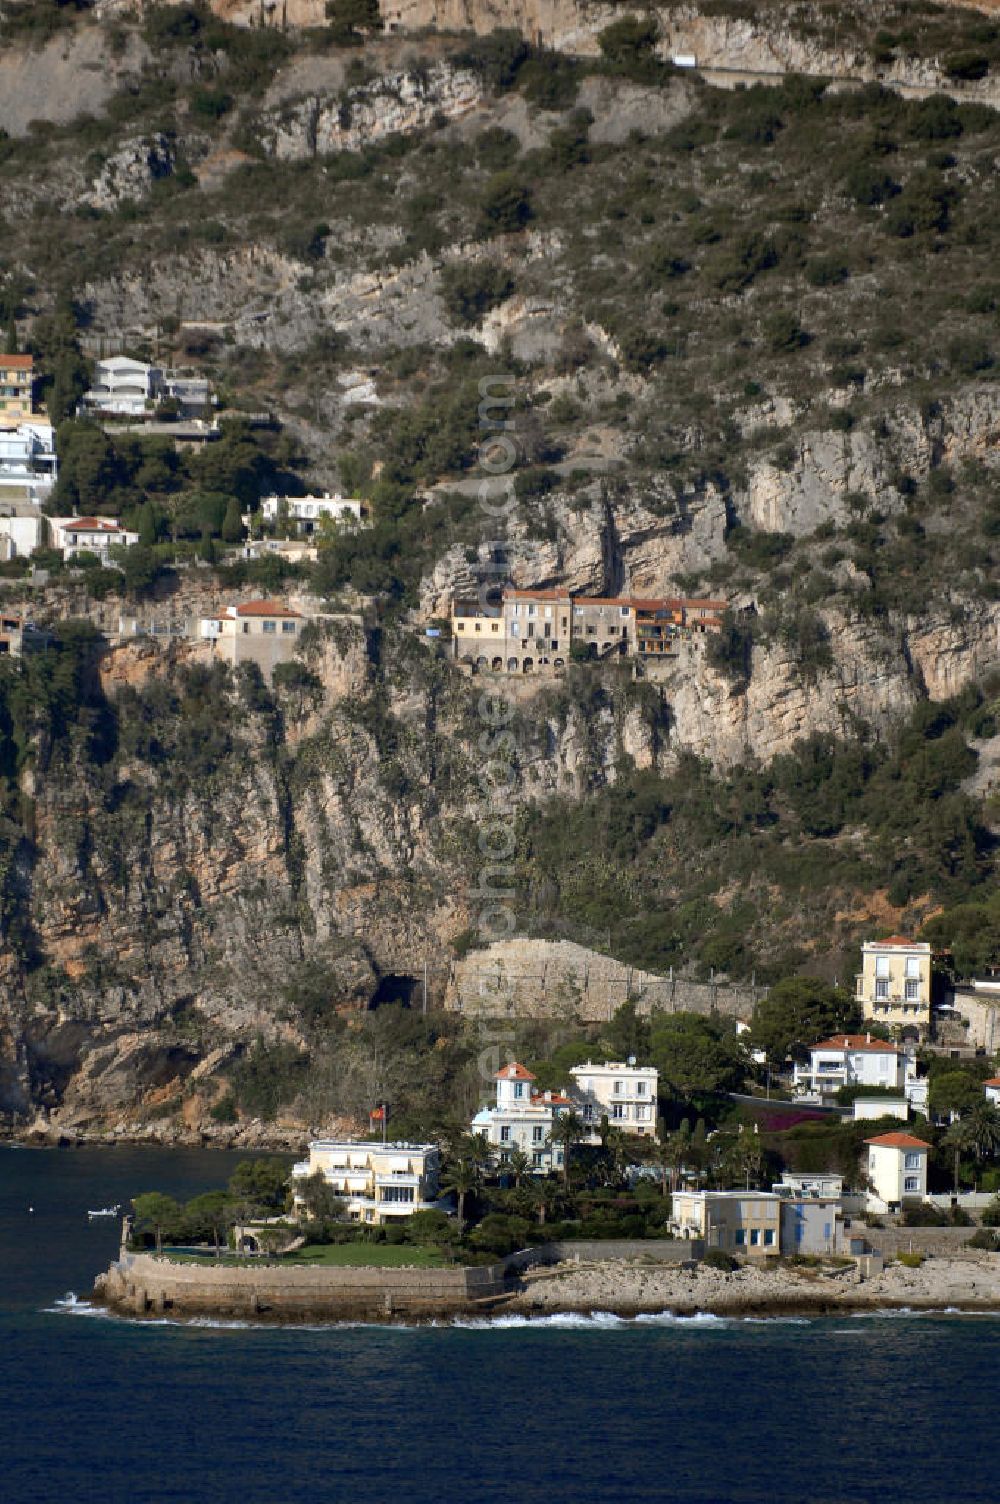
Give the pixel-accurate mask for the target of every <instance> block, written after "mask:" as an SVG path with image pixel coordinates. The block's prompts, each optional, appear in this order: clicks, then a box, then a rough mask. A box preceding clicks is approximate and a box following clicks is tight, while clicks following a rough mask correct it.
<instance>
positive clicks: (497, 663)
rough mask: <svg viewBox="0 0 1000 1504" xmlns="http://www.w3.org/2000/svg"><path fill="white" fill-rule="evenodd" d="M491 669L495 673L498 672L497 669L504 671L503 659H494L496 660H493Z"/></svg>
mask: <svg viewBox="0 0 1000 1504" xmlns="http://www.w3.org/2000/svg"><path fill="white" fill-rule="evenodd" d="M490 667H491V668H492V669H493V670H494V671H496V670H497V669H502V668H503V659H502V658H494V660H493V662H492V664H491V665H490Z"/></svg>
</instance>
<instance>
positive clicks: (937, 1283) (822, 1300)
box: [505, 1251, 1000, 1317]
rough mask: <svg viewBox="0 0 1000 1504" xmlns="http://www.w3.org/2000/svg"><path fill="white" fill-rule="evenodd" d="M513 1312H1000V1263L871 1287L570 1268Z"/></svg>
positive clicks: (768, 1276)
mask: <svg viewBox="0 0 1000 1504" xmlns="http://www.w3.org/2000/svg"><path fill="white" fill-rule="evenodd" d="M523 1284H524V1289H523V1290H522V1291H520V1292H519V1293H518V1294H516V1295H514V1296H513V1297H512V1298H511V1299H510V1300H509V1301H508V1302H507V1303H506V1305H505V1310H506V1311H513V1312H517V1313H518V1314H520V1315H523V1316H528V1317H532V1316H534V1317H539V1316H549V1315H556V1314H559V1315H565V1314H568V1313H574V1314H580V1315H593V1314H595V1313H597V1312H610V1313H612V1314H614V1315H617V1316H623V1317H630V1316H639V1315H644V1314H646V1315H648V1314H653V1313H662V1312H670V1313H671V1314H673V1315H675V1316H698V1315H712V1316H730V1317H741V1316H758V1317H777V1316H793V1315H795V1316H825V1315H832V1314H836V1313H838V1312H853V1311H858V1312H865V1311H876V1310H899V1311H902V1310H913V1311H956V1312H957V1311H979V1312H996V1313H997V1314H1000V1255H998V1254H993V1253H982V1252H972V1251H970V1252H969V1253H968V1254H966V1253H963V1254H962V1255H960V1256H956V1257H947V1258H933V1257H928V1258H927V1259H926V1260H925V1261H924V1263H923V1264H922V1265H921V1266H920V1267H919V1268H917V1269H910V1268H907V1267H905V1266H904V1265H902V1264H898V1263H892V1264H889V1265H887V1267H886V1268H885V1269H883V1270H881V1271H880V1272H878V1273H873V1274H872V1275H871V1276H870V1277H868V1278H865V1279H864V1280H863V1281H861V1280H860V1279H859V1272H858V1268H857V1266H855V1265H853V1264H852V1265H850V1266H847V1267H843V1268H836V1267H831V1266H829V1265H819V1266H812V1265H793V1264H781V1265H778V1266H776V1267H770V1268H757V1267H755V1266H752V1265H749V1264H747V1265H743V1266H742V1267H740V1268H739V1269H736V1270H733V1271H732V1272H731V1273H726V1272H723V1271H721V1270H717V1269H711V1268H708V1267H706V1266H705V1265H704V1264H694V1265H666V1266H665V1265H659V1266H653V1265H643V1264H642V1263H641V1262H638V1263H629V1264H619V1263H614V1264H613V1263H593V1264H589V1265H582V1264H575V1263H566V1264H559V1265H556V1266H554V1267H552V1268H549V1269H542V1270H533V1271H530V1272H529V1273H528V1274H527V1275H526V1276H525V1277H524V1280H523Z"/></svg>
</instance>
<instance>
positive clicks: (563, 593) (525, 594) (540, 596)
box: [503, 587, 569, 601]
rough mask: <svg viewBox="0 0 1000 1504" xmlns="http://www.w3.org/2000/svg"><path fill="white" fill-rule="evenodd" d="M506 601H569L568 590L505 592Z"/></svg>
mask: <svg viewBox="0 0 1000 1504" xmlns="http://www.w3.org/2000/svg"><path fill="white" fill-rule="evenodd" d="M503 598H504V600H505V601H568V600H569V591H568V590H512V589H510V588H509V587H508V588H507V589H506V590H505V591H504V593H503Z"/></svg>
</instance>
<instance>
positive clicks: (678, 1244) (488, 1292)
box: [94, 1238, 699, 1321]
mask: <svg viewBox="0 0 1000 1504" xmlns="http://www.w3.org/2000/svg"><path fill="white" fill-rule="evenodd" d="M698 1251H699V1245H698V1244H695V1243H691V1242H684V1241H680V1240H675V1239H666V1238H663V1239H656V1238H650V1239H648V1240H645V1241H641V1240H630V1241H624V1240H620V1241H609V1242H602V1241H598V1242H591V1241H587V1242H584V1241H580V1242H566V1243H543V1244H541V1245H539V1247H537V1248H529V1249H525V1250H523V1251H522V1252H520V1253H515V1254H511V1255H510V1257H509V1258H506V1259H503V1260H502V1261H500V1262H498V1263H495V1264H485V1265H482V1266H481V1267H479V1268H473V1269H465V1268H459V1269H375V1268H362V1269H347V1268H336V1269H333V1268H310V1267H308V1266H306V1265H295V1264H290V1265H276V1264H256V1263H252V1264H247V1265H246V1266H239V1267H236V1266H233V1265H230V1264H213V1263H211V1262H209V1261H208V1260H206V1261H205V1262H204V1263H191V1264H189V1263H177V1262H175V1261H174V1260H172V1259H169V1258H164V1257H163V1256H162V1255H160V1256H157V1255H156V1254H152V1253H127V1252H123V1253H122V1254H121V1256H120V1258H119V1259H118V1261H117V1262H116V1263H114V1264H112V1265H111V1267H110V1269H109V1270H108V1272H107V1274H103V1275H100V1276H99V1277H98V1280H97V1282H96V1284H95V1287H94V1295H95V1298H96V1299H98V1300H103V1301H104V1302H106V1304H108V1305H110V1306H112V1307H113V1308H114V1309H115V1310H119V1311H126V1312H128V1313H129V1314H131V1315H138V1316H145V1315H149V1314H151V1313H152V1314H156V1315H159V1314H162V1313H163V1312H164V1311H173V1312H175V1313H176V1314H178V1315H181V1316H192V1315H198V1314H206V1313H208V1312H211V1313H212V1314H213V1315H224V1316H260V1317H265V1318H266V1317H273V1318H276V1319H282V1320H286V1321H287V1320H307V1319H320V1320H359V1321H363V1320H379V1319H384V1318H385V1317H386V1316H411V1317H412V1316H417V1317H421V1316H423V1317H432V1316H442V1315H449V1314H457V1313H460V1312H467V1311H472V1310H476V1309H483V1308H488V1307H490V1306H492V1305H493V1304H495V1303H496V1302H497V1301H499V1300H501V1299H503V1297H504V1296H506V1295H510V1294H512V1293H513V1292H514V1291H515V1290H516V1289H517V1288H518V1283H519V1279H518V1276H519V1275H520V1273H521V1272H522V1271H523V1270H525V1269H528V1268H530V1267H531V1266H532V1265H539V1264H557V1263H561V1262H563V1261H564V1260H577V1261H579V1260H581V1259H582V1260H585V1261H587V1262H591V1261H601V1262H604V1261H607V1260H629V1259H643V1260H651V1261H655V1262H657V1263H661V1262H665V1263H678V1262H680V1261H681V1260H683V1259H689V1258H692V1257H694V1256H696V1255H697V1253H698Z"/></svg>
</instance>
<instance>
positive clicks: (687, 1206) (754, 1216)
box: [670, 1191, 783, 1258]
mask: <svg viewBox="0 0 1000 1504" xmlns="http://www.w3.org/2000/svg"><path fill="white" fill-rule="evenodd" d="M782 1200H783V1198H782V1197H781V1196H777V1195H775V1193H774V1192H773V1191H675V1192H674V1195H673V1200H672V1202H671V1215H670V1225H671V1227H672V1228H673V1230H674V1231H675V1232H676V1233H677V1236H678V1237H680V1238H700V1239H701V1240H702V1241H703V1242H704V1244H705V1247H706V1248H721V1249H722V1250H723V1252H725V1253H734V1254H740V1255H744V1254H745V1255H747V1256H751V1257H755V1258H756V1257H760V1258H770V1257H774V1258H776V1257H777V1255H778V1254H779V1253H780V1251H781V1208H782Z"/></svg>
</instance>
